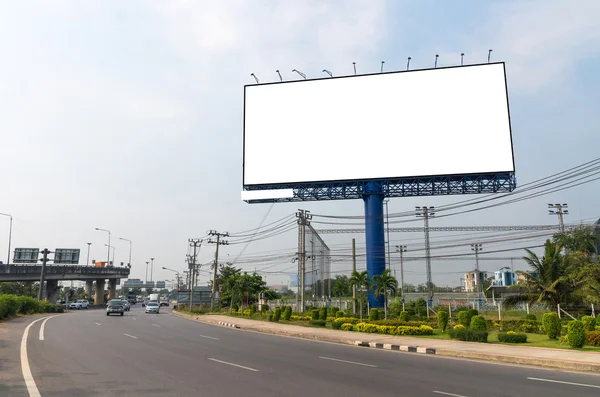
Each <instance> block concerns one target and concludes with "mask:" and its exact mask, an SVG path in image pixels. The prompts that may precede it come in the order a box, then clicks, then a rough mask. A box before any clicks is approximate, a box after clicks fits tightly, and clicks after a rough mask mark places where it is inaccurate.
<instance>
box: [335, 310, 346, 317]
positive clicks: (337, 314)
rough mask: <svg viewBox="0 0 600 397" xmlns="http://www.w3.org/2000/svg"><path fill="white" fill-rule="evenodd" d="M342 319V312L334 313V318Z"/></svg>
mask: <svg viewBox="0 0 600 397" xmlns="http://www.w3.org/2000/svg"><path fill="white" fill-rule="evenodd" d="M342 317H344V312H342V311H338V312H335V318H342Z"/></svg>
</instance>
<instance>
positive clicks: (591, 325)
mask: <svg viewBox="0 0 600 397" xmlns="http://www.w3.org/2000/svg"><path fill="white" fill-rule="evenodd" d="M581 322H582V323H583V328H585V330H586V331H594V330H595V329H596V319H595V318H594V317H592V316H583V317H581Z"/></svg>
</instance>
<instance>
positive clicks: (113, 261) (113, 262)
mask: <svg viewBox="0 0 600 397" xmlns="http://www.w3.org/2000/svg"><path fill="white" fill-rule="evenodd" d="M104 245H106V244H104ZM111 248H112V250H113V260H112V264H113V266H114V265H115V251H116V249H115V247H113V246H112V245H109V246H108V252H109V255H110V249H111ZM109 262H110V261H109Z"/></svg>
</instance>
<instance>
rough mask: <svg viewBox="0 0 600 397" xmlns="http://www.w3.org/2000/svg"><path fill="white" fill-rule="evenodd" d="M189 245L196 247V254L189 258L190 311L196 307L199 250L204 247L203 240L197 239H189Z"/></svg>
mask: <svg viewBox="0 0 600 397" xmlns="http://www.w3.org/2000/svg"><path fill="white" fill-rule="evenodd" d="M188 243H190V247H194V254H193V255H192V257H191V258H188V271H189V272H190V297H189V302H190V311H192V308H193V307H194V282H195V281H196V278H195V275H196V258H197V256H198V254H197V250H198V249H199V248H200V247H201V246H202V240H199V239H196V238H190V239H188Z"/></svg>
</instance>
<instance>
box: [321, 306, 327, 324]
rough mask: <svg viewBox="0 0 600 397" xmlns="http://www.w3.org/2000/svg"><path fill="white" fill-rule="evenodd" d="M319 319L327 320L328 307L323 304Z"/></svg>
mask: <svg viewBox="0 0 600 397" xmlns="http://www.w3.org/2000/svg"><path fill="white" fill-rule="evenodd" d="M319 320H324V321H327V307H325V306H323V307H322V308H321V310H319Z"/></svg>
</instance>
